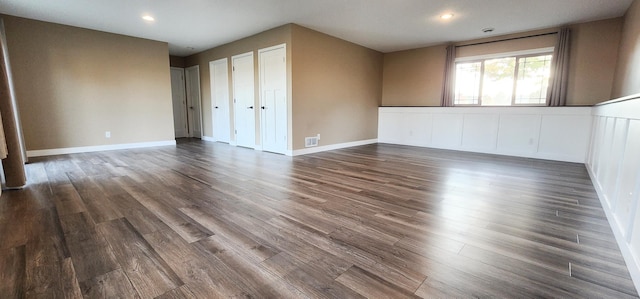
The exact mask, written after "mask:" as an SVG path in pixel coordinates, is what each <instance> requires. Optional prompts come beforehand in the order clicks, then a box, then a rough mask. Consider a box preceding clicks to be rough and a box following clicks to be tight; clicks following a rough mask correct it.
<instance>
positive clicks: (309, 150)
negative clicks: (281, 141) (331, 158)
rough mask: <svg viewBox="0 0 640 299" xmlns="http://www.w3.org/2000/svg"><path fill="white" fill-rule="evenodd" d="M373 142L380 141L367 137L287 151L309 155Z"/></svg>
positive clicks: (291, 154) (288, 154) (296, 154)
mask: <svg viewBox="0 0 640 299" xmlns="http://www.w3.org/2000/svg"><path fill="white" fill-rule="evenodd" d="M373 143H378V139H367V140H359V141H352V142H345V143H336V144H329V145H323V146H316V147H309V148H304V149H298V150H293V151H287V152H286V155H287V156H300V155H307V154H313V153H319V152H325V151H331V150H337V149H341V148H348V147H354V146H360V145H367V144H373Z"/></svg>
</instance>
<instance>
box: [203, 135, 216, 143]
mask: <svg viewBox="0 0 640 299" xmlns="http://www.w3.org/2000/svg"><path fill="white" fill-rule="evenodd" d="M201 139H202V141H209V142H216V141H218V140H215V139H214V138H213V137H209V136H204V135H202V138H201Z"/></svg>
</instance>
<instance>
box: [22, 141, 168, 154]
mask: <svg viewBox="0 0 640 299" xmlns="http://www.w3.org/2000/svg"><path fill="white" fill-rule="evenodd" d="M167 145H174V146H175V145H176V141H175V140H165V141H152V142H140V143H122V144H109V145H96V146H80V147H65V148H53V149H45V150H33V151H27V157H41V156H53V155H64V154H76V153H89V152H100V151H112V150H123V149H131V148H142V147H153V146H167Z"/></svg>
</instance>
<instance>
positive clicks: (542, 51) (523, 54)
mask: <svg viewBox="0 0 640 299" xmlns="http://www.w3.org/2000/svg"><path fill="white" fill-rule="evenodd" d="M553 51H554V47H546V48H537V49H529V50H523V51H512V52H502V53H494V54H486V55H475V56H466V57H459V58H456V59H455V60H454V67H453V78H454V80H455V78H456V77H457V76H456V73H455V72H456V67H455V65H456V64H458V63H460V62H463V63H464V62H482V61H485V60H490V59H496V58H506V57H516V67H515V70H514V78H513V79H514V80H515V82H517V80H518V77H517V76H518V73H517V71H518V66H517V62H518V61H517V58H520V57H531V56H537V55H548V54H551V55H553ZM552 71H553V70H552ZM481 72H482V74H481V75H482V76H484V64H483V67H482V70H481ZM515 82H514V83H515ZM455 83H456V82H455V81H454V88H453V90H455ZM514 86H515V85H514ZM547 88H548V87H547ZM513 92H514V97H515V92H516V88H514V89H513ZM479 96H480V98H479V99H478V104H456V103H455V100H456V99H455V95H454V98H453V105H454V106H459V107H480V106H482V81H481V82H480V94H479ZM548 101H549V99H546V100H545V102H544V103H542V104H516V103H515V101H514V99H513V98H512V100H511V105H510V106H484V107H523V106H525V107H539V106H546V105H547V102H548Z"/></svg>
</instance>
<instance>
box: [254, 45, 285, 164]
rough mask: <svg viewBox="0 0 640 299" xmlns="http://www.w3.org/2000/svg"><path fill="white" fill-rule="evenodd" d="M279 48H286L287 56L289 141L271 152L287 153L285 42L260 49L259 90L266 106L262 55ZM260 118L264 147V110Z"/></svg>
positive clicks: (261, 140)
mask: <svg viewBox="0 0 640 299" xmlns="http://www.w3.org/2000/svg"><path fill="white" fill-rule="evenodd" d="M277 49H283V50H284V57H285V93H286V106H287V108H286V111H287V115H285V119H284V123H285V127H286V133H285V136H286V138H287V141H286V143H285V145H284V148H283V149H282V150H281V151H270V152H275V153H278V154H286V153H287V150H288V148H289V101H290V99H289V86H288V85H289V83H288V81H289V80H288V78H286V77H287V76H288V71H287V61H286V59H287V44H286V43H283V44H279V45H275V46H271V47H267V48H262V49H259V50H258V78H259V79H258V90H259V100H260V107H262V106H264V92H263V90H262V87H263V86H262V78H263V76H264V75H263V72H264V70H263V69H262V64H261V57H262V56H261V55H262V53H264V52H269V51H272V50H277ZM258 120H259V121H260V145H261V146H262V147H263V146H264V144H265V143H264V132H265V130H264V119H263V117H262V111H260V113H258Z"/></svg>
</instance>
